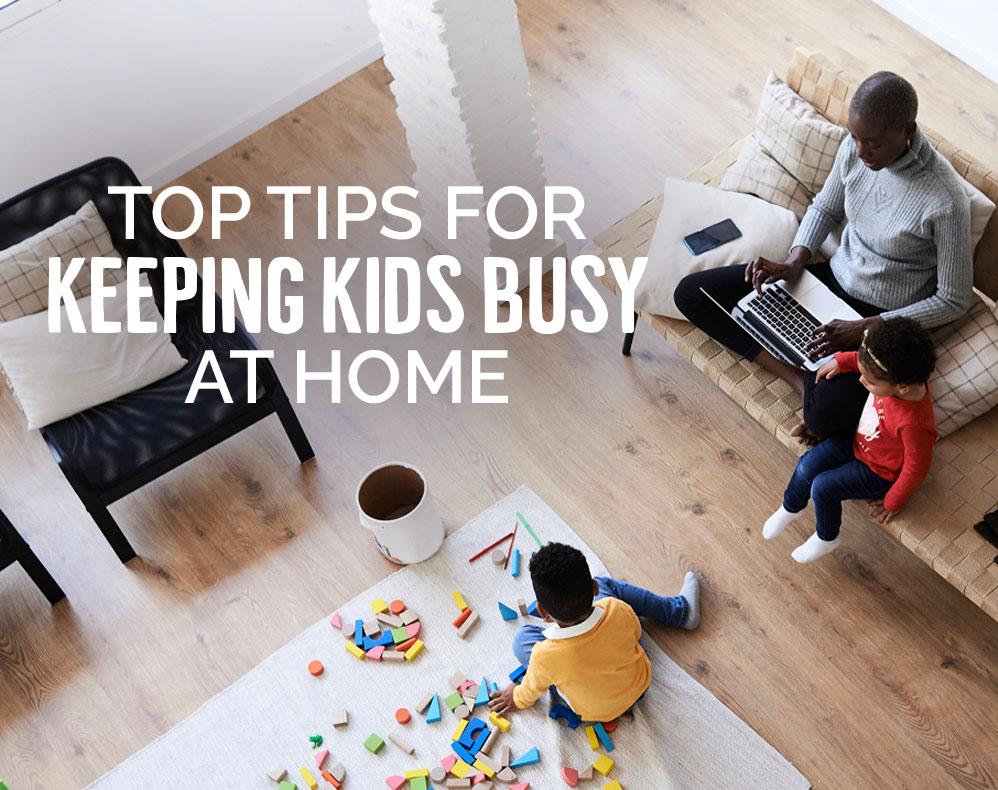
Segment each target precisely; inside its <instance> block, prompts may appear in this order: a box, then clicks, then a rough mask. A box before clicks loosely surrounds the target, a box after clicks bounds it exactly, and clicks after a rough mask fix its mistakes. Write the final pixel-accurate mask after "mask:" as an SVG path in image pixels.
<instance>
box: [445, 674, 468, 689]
mask: <svg viewBox="0 0 998 790" xmlns="http://www.w3.org/2000/svg"><path fill="white" fill-rule="evenodd" d="M466 680H467V678H466V677H465V676H464V673H463V672H455V673H454V674H452V675H451V676H450V677H449V678H447V682H448V683H450V687H451V688H452V689H456V688H457V687H458V686H460V685H461V684H462V683H464V681H466Z"/></svg>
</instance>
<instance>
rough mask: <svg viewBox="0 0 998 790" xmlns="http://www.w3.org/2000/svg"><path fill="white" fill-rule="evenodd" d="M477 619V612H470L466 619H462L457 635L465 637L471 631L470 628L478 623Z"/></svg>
mask: <svg viewBox="0 0 998 790" xmlns="http://www.w3.org/2000/svg"><path fill="white" fill-rule="evenodd" d="M478 620H479V617H478V612H472V613H471V615H470V616H469V617H468V619H467V620H465V621H464V624H463V625H462V626H461V627H460V628H458V629H457V635H458V636H459V637H461V638H462V639H466V638H467V637H468V634H470V633H471V629H472V628H474V627H475V626H476V625H478Z"/></svg>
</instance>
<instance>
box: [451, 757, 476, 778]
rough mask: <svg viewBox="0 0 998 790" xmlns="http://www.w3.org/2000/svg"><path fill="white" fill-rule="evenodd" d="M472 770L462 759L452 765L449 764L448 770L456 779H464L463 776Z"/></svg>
mask: <svg viewBox="0 0 998 790" xmlns="http://www.w3.org/2000/svg"><path fill="white" fill-rule="evenodd" d="M472 770H473V769H472V767H471V766H470V765H468V764H467V763H466V762H465V761H464V760H458V761H457V762H456V763H454V765H453V766H451V769H450V772H451V773H452V774H454V776H456V777H457V778H458V779H464V777H466V776H467V775H468V774H470V773H471V772H472Z"/></svg>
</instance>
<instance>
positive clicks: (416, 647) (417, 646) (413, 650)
mask: <svg viewBox="0 0 998 790" xmlns="http://www.w3.org/2000/svg"><path fill="white" fill-rule="evenodd" d="M423 647H424V645H423V640H421V639H417V640H416V641H415V642H413V644H412V647H410V648H409V649H408V650H406V651H405V660H406V661H412V660H413V659H414V658H415V657H416V656H418V655H419V654H420V653H421V652H423Z"/></svg>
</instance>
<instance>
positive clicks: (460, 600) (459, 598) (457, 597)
mask: <svg viewBox="0 0 998 790" xmlns="http://www.w3.org/2000/svg"><path fill="white" fill-rule="evenodd" d="M451 597H452V598H453V599H454V603H456V604H457V609H458V611H459V612H463V611H464V610H465V609H467V608H468V604H467V603H465V601H464V596H463V595H461V593H459V592H458V591H457V590H454V592H452V593H451Z"/></svg>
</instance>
